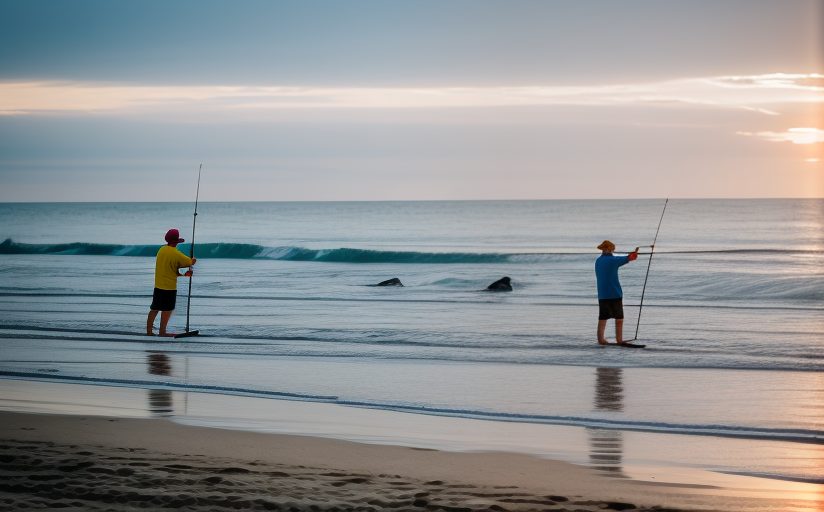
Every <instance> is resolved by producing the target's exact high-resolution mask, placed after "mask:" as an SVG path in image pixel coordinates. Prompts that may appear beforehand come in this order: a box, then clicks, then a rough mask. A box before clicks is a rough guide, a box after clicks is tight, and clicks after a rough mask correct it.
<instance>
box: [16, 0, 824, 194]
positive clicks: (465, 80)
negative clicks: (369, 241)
mask: <svg viewBox="0 0 824 512" xmlns="http://www.w3.org/2000/svg"><path fill="white" fill-rule="evenodd" d="M201 162H202V163H203V166H204V167H203V168H204V174H203V185H202V188H201V197H200V198H201V200H206V201H245V200H250V201H327V200H442V199H448V200H453V199H455V200H468V199H579V198H581V199H583V198H648V197H649V198H652V197H655V198H660V197H824V0H683V1H674V0H542V1H531V0H415V1H411V0H410V1H400V0H399V1H386V0H346V1H344V0H340V1H335V0H325V1H320V0H295V1H291V0H290V1H287V0H265V1H264V0H239V1H231V2H230V1H228V0H220V1H218V0H196V1H189V0H186V1H182V0H163V1H156V0H141V1H136V0H135V1H125V0H73V1H71V2H69V1H54V0H0V202H13V201H180V200H191V199H192V197H191V196H192V195H193V193H194V185H195V179H196V176H197V169H198V166H199V164H200V163H201Z"/></svg>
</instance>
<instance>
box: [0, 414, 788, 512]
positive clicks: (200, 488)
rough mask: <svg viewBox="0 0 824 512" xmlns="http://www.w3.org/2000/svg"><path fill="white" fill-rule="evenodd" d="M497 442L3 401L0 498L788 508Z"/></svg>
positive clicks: (14, 506)
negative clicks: (367, 437) (64, 412)
mask: <svg viewBox="0 0 824 512" xmlns="http://www.w3.org/2000/svg"><path fill="white" fill-rule="evenodd" d="M791 507H792V504H790V503H787V502H778V501H775V500H768V499H757V498H752V497H748V498H742V497H740V496H734V495H730V493H728V492H720V490H719V489H714V488H708V487H696V486H675V485H650V484H649V483H641V482H634V481H630V480H620V479H614V478H605V477H602V476H599V475H598V474H597V473H596V472H594V471H592V470H589V469H587V468H583V467H579V466H575V465H571V464H567V463H563V462H557V461H551V460H545V459H539V458H534V457H530V456H526V455H517V454H502V453H451V452H441V451H435V450H421V449H414V448H404V447H396V446H380V445H368V444H358V443H351V442H346V441H337V440H331V439H321V438H311V437H301V436H287V435H274V434H259V433H251V432H239V431H230V430H221V429H211V428H202V427H190V426H183V425H179V424H176V423H172V422H170V421H168V420H163V419H118V418H101V417H90V416H57V415H37V414H19V413H0V509H2V510H19V509H23V508H35V509H36V508H52V509H57V508H61V509H64V510H133V509H146V510H158V509H163V508H180V509H184V510H364V511H366V510H447V511H459V510H460V511H464V510H465V511H470V510H497V511H500V510H556V511H564V510H566V511H598V510H675V509H697V510H787V509H790V508H791Z"/></svg>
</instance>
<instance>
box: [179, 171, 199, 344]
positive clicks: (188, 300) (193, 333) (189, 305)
mask: <svg viewBox="0 0 824 512" xmlns="http://www.w3.org/2000/svg"><path fill="white" fill-rule="evenodd" d="M202 170H203V163H202V162H201V164H200V167H198V168H197V192H195V213H194V215H193V216H192V242H191V243H190V244H189V258H194V257H195V228H196V227H197V201H198V199H199V198H200V173H201V171H202ZM190 270H191V269H190ZM191 309H192V276H189V295H188V297H187V298H186V332H184V333H180V334H178V335H177V336H175V338H184V337H186V336H197V335H198V334H199V332H200V331H190V330H189V313H190V311H191Z"/></svg>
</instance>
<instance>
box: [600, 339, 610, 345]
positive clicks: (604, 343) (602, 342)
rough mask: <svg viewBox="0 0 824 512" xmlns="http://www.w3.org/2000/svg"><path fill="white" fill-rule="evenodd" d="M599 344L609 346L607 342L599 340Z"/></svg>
mask: <svg viewBox="0 0 824 512" xmlns="http://www.w3.org/2000/svg"><path fill="white" fill-rule="evenodd" d="M598 344H599V345H609V342H608V341H607V340H598Z"/></svg>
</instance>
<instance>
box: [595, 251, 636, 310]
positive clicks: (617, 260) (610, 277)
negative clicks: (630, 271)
mask: <svg viewBox="0 0 824 512" xmlns="http://www.w3.org/2000/svg"><path fill="white" fill-rule="evenodd" d="M627 263H629V256H615V255H612V254H602V255H601V256H599V257H598V259H597V260H595V279H596V280H597V281H598V300H603V299H620V298H622V297H623V296H624V292H623V291H622V290H621V282H620V281H618V267H620V266H622V265H626V264H627Z"/></svg>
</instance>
